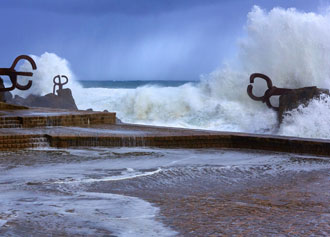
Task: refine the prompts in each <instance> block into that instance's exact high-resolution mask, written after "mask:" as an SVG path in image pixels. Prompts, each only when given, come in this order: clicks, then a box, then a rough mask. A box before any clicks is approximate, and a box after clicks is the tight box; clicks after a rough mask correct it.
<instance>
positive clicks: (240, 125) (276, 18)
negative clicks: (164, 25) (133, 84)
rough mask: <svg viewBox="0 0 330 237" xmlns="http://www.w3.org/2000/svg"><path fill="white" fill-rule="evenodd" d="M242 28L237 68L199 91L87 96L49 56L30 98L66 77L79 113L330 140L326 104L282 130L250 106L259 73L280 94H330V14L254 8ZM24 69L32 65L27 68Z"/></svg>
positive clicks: (196, 87)
mask: <svg viewBox="0 0 330 237" xmlns="http://www.w3.org/2000/svg"><path fill="white" fill-rule="evenodd" d="M244 27H245V36H244V37H243V38H241V39H238V50H237V51H238V54H237V55H236V56H235V57H234V59H235V60H233V61H232V62H230V63H227V64H226V65H225V66H221V67H220V68H219V69H217V70H215V71H214V72H211V73H210V74H208V75H205V76H203V77H201V79H200V82H199V83H194V84H193V83H187V84H184V85H181V86H172V87H171V86H164V85H162V86H155V85H146V86H142V87H138V88H134V89H132V88H130V89H128V88H122V89H120V88H116V89H109V88H83V87H82V86H81V85H79V84H78V83H77V82H76V81H75V80H76V79H75V77H74V73H73V72H72V71H71V70H70V67H69V63H68V62H67V61H66V60H64V59H61V58H60V57H58V56H57V55H55V54H51V53H45V54H43V55H41V56H40V57H37V56H34V59H35V60H36V63H37V65H38V71H37V72H36V73H35V74H34V78H33V82H34V83H33V89H31V90H29V92H32V93H35V94H46V93H50V92H51V91H52V87H53V83H52V78H53V77H54V76H55V75H57V74H65V75H68V76H69V78H70V83H71V84H69V85H68V87H70V88H71V89H72V91H73V95H74V98H75V100H76V103H77V105H78V108H80V109H88V108H93V109H94V110H104V109H107V110H109V111H115V112H116V113H117V116H118V117H119V118H120V119H122V120H123V121H124V122H132V123H142V124H154V125H165V126H177V127H188V128H202V129H212V130H222V131H241V132H252V133H273V134H282V135H294V136H301V137H318V138H329V137H330V126H329V125H330V124H329V123H330V122H329V120H327V118H328V117H329V116H328V115H329V113H330V112H329V111H330V110H329V103H328V100H329V98H328V97H326V96H324V97H323V99H321V100H314V101H312V102H311V103H310V104H309V105H308V106H305V107H304V106H301V107H300V108H298V109H297V110H294V111H292V112H291V113H289V114H288V115H287V116H286V117H285V118H284V122H283V124H282V125H281V127H280V128H278V125H277V114H276V113H275V112H273V111H272V110H270V109H268V108H267V106H266V105H265V104H262V103H260V102H256V101H253V100H251V99H250V98H249V97H248V95H247V93H246V87H247V85H248V84H249V76H250V74H251V73H254V72H259V73H264V74H267V75H268V76H269V77H270V78H271V79H272V81H273V84H274V85H275V86H277V87H286V88H299V87H305V86H317V87H320V88H328V89H329V88H330V56H329V55H330V12H328V11H326V12H325V13H322V14H318V13H305V12H299V11H298V10H295V9H281V8H274V9H272V10H271V11H269V12H267V11H265V10H262V9H260V8H259V7H257V6H255V7H253V9H252V10H251V12H249V13H248V15H247V22H246V25H245V26H244ZM201 60H203V59H201ZM26 66H29V65H25V64H24V65H23V67H26ZM169 80H171V78H169ZM254 88H255V89H254V91H255V93H256V94H259V95H261V94H262V93H263V92H264V89H265V85H262V84H261V83H260V84H258V83H257V85H256V86H255V87H254ZM17 93H22V92H19V91H18V92H17Z"/></svg>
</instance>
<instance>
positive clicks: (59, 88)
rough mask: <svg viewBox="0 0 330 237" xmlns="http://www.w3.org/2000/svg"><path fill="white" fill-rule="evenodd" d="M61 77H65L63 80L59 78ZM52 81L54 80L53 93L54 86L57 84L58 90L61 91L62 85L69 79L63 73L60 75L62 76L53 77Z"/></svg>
mask: <svg viewBox="0 0 330 237" xmlns="http://www.w3.org/2000/svg"><path fill="white" fill-rule="evenodd" d="M62 77H63V78H64V79H65V82H62V80H61V78H62ZM56 79H58V80H57V81H56ZM53 82H54V87H53V94H54V95H55V91H56V86H58V90H59V91H61V90H62V89H63V86H64V85H65V84H67V83H68V82H69V79H68V77H67V76H65V75H62V76H60V75H57V76H55V77H54V78H53Z"/></svg>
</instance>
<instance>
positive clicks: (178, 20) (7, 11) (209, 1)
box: [0, 0, 328, 80]
mask: <svg viewBox="0 0 330 237" xmlns="http://www.w3.org/2000/svg"><path fill="white" fill-rule="evenodd" d="M0 2H1V5H0V24H1V37H0V49H1V55H0V67H2V68H4V67H10V65H11V63H12V62H13V60H14V58H15V57H16V56H18V55H21V54H28V55H37V56H40V55H42V54H43V53H45V52H49V53H55V54H57V55H58V56H59V57H61V58H65V59H66V60H68V61H69V62H70V66H71V69H72V71H73V72H74V73H75V75H76V76H77V78H78V79H80V80H198V78H199V77H200V75H202V74H207V73H210V72H212V71H213V70H215V69H216V68H217V67H219V66H221V64H223V63H225V62H226V60H229V59H230V58H231V57H233V55H235V53H236V50H237V47H236V46H237V41H238V39H239V38H240V37H243V36H244V25H245V24H246V17H247V14H248V12H249V11H250V10H251V9H252V7H253V6H254V5H258V6H260V7H261V8H263V9H266V10H271V9H272V8H274V7H282V8H290V7H294V8H296V9H298V10H300V11H305V12H310V11H313V12H317V11H319V9H320V7H322V6H323V5H326V4H328V2H327V1H325V0H254V1H253V0H56V1H55V0H0Z"/></svg>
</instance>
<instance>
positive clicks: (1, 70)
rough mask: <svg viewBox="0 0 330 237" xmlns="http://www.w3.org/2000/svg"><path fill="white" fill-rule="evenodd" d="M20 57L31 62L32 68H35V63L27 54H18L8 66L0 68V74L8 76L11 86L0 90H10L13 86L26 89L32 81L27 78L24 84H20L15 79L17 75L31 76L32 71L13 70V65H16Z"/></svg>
mask: <svg viewBox="0 0 330 237" xmlns="http://www.w3.org/2000/svg"><path fill="white" fill-rule="evenodd" d="M22 59H25V60H27V61H29V63H30V64H31V66H32V69H33V70H36V69H37V65H36V63H35V62H34V60H33V59H32V58H31V57H29V56H27V55H20V56H18V57H17V58H15V60H14V62H13V64H12V65H11V67H10V68H0V75H6V76H9V78H10V81H11V83H12V85H11V87H7V88H5V87H4V88H0V92H5V91H11V90H14V89H15V88H17V89H19V90H28V89H29V88H30V87H31V86H32V81H31V80H29V81H28V83H27V84H26V85H21V84H20V83H19V82H18V81H17V76H26V77H32V76H33V73H32V72H18V71H16V70H15V67H16V65H17V63H18V62H19V61H20V60H22Z"/></svg>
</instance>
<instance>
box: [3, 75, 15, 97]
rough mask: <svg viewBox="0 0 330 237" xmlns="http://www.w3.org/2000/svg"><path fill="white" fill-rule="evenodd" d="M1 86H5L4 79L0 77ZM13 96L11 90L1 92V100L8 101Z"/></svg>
mask: <svg viewBox="0 0 330 237" xmlns="http://www.w3.org/2000/svg"><path fill="white" fill-rule="evenodd" d="M0 88H5V85H4V84H3V79H2V78H1V77H0ZM12 98H13V96H12V94H11V93H10V92H9V91H5V92H0V102H6V101H8V100H11V99H12Z"/></svg>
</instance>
